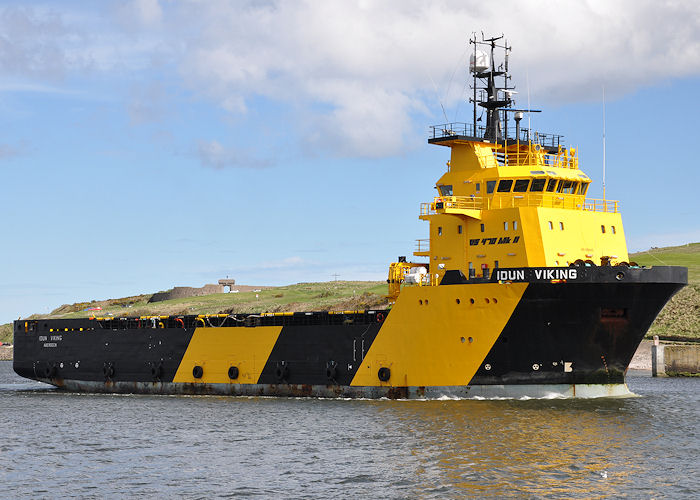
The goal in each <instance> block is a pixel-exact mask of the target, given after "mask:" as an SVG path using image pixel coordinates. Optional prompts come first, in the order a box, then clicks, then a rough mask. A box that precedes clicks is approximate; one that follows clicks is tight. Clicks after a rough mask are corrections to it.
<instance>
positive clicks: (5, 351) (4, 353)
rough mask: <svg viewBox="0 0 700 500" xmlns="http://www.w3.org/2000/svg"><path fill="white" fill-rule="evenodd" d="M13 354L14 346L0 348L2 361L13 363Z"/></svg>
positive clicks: (0, 359)
mask: <svg viewBox="0 0 700 500" xmlns="http://www.w3.org/2000/svg"><path fill="white" fill-rule="evenodd" d="M13 353H14V349H13V348H12V346H4V345H3V346H0V361H12V355H13Z"/></svg>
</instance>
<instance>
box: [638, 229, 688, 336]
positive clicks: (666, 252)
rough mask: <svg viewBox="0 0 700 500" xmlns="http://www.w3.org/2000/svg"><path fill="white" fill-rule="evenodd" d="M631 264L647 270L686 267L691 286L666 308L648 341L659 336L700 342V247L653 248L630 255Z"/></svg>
mask: <svg viewBox="0 0 700 500" xmlns="http://www.w3.org/2000/svg"><path fill="white" fill-rule="evenodd" d="M630 260H631V261H635V262H637V263H638V264H639V265H644V266H648V267H650V266H684V267H687V268H688V286H687V287H685V288H683V290H681V291H680V292H678V293H677V294H676V296H675V297H673V298H672V299H671V300H670V301H669V302H668V304H666V307H664V308H663V310H662V311H661V313H660V314H659V316H658V317H657V318H656V321H654V323H653V324H652V325H651V328H650V329H649V332H648V333H647V337H648V338H651V337H652V336H654V335H658V336H659V337H660V338H662V339H664V338H666V339H670V340H673V339H674V338H676V337H685V338H696V339H700V243H689V244H687V245H682V246H678V247H665V248H653V249H651V250H647V251H645V252H638V253H635V254H630Z"/></svg>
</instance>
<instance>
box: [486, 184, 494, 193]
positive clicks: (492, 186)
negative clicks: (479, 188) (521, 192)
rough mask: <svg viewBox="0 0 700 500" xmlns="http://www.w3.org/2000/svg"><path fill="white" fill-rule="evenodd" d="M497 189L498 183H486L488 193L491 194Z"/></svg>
mask: <svg viewBox="0 0 700 500" xmlns="http://www.w3.org/2000/svg"><path fill="white" fill-rule="evenodd" d="M494 189H496V181H486V193H487V194H491V193H493V190H494Z"/></svg>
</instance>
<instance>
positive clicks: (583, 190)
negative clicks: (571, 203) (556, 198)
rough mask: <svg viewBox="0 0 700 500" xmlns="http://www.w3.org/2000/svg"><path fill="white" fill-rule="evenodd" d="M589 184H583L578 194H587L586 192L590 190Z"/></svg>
mask: <svg viewBox="0 0 700 500" xmlns="http://www.w3.org/2000/svg"><path fill="white" fill-rule="evenodd" d="M588 184H589V183H588V182H582V183H581V185H580V186H579V188H578V194H586V191H587V190H588Z"/></svg>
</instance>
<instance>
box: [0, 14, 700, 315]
mask: <svg viewBox="0 0 700 500" xmlns="http://www.w3.org/2000/svg"><path fill="white" fill-rule="evenodd" d="M484 6H485V3H484V2H451V1H443V2H424V1H420V2H419V1H403V2H369V1H367V2H363V1H358V2H350V1H342V2H341V1H328V2H322V3H318V2H302V1H300V2H291V1H290V2H281V3H277V2H274V1H270V2H265V3H261V2H254V3H252V2H224V1H211V2H188V1H182V2H158V1H156V0H144V1H134V2H90V3H85V2H61V3H60V4H59V3H55V2H45V3H42V2H26V1H23V2H0V185H1V186H2V188H3V191H2V192H3V194H2V196H0V209H2V214H3V216H2V218H0V231H1V232H2V234H3V235H4V236H3V238H4V244H3V245H2V246H1V247H0V262H2V268H1V269H2V272H1V274H0V322H6V321H10V320H11V319H14V318H17V317H19V316H26V315H29V314H31V313H44V312H47V311H48V310H51V309H53V308H54V307H57V306H59V305H61V304H63V303H69V302H75V301H80V300H90V299H101V298H110V297H117V296H125V295H133V294H138V293H150V292H154V291H157V290H163V289H167V288H170V287H172V286H176V285H190V286H201V285H203V284H204V283H211V282H215V281H216V280H217V279H219V278H222V277H225V276H227V275H228V276H231V277H233V278H235V279H236V280H237V281H238V282H239V283H242V284H254V285H255V284H257V285H280V284H289V283H296V282H302V281H326V280H331V279H332V275H333V274H335V273H337V274H339V275H340V279H347V280H362V279H384V278H385V276H386V270H387V266H388V263H389V262H391V261H392V260H394V259H395V258H396V256H398V255H410V254H411V252H412V251H413V247H414V240H415V239H416V238H424V237H426V234H427V225H426V224H425V223H422V222H421V221H419V220H418V218H417V214H418V207H419V204H420V203H421V202H424V201H428V200H429V199H431V197H432V196H433V192H434V190H433V188H432V186H433V184H434V182H435V180H436V179H437V178H438V177H439V176H440V175H441V174H442V172H443V171H444V165H445V161H446V160H447V159H448V154H449V151H448V150H447V149H446V148H440V147H436V146H429V145H428V144H427V143H426V136H427V127H428V125H430V124H434V123H441V122H443V121H444V118H443V116H442V111H441V109H440V102H442V103H443V104H444V106H445V108H446V112H447V114H448V118H449V120H450V121H453V120H456V121H468V120H469V116H470V113H469V110H470V108H469V105H468V104H466V103H465V98H466V95H465V92H464V88H465V84H466V77H467V68H466V66H467V62H468V61H467V57H466V55H467V46H468V44H467V39H468V37H469V35H470V33H471V32H472V31H481V30H484V32H485V33H486V34H491V33H498V34H500V33H501V32H503V33H505V34H506V35H507V37H508V39H509V41H510V42H511V43H512V44H513V53H512V58H511V70H512V72H513V74H514V76H515V83H516V85H517V87H518V90H519V91H520V94H519V95H518V99H519V101H518V103H517V104H518V105H522V106H525V105H526V97H525V96H526V95H527V89H528V86H529V90H530V97H531V103H532V107H534V108H539V109H542V110H543V111H544V112H543V113H541V114H539V115H535V116H534V118H533V123H532V126H533V128H536V129H539V130H541V131H543V132H556V133H561V134H564V135H565V140H566V142H567V144H569V145H573V146H577V147H578V148H579V151H580V155H581V161H582V166H583V167H582V168H583V169H584V171H586V172H587V173H588V174H589V175H590V176H591V177H592V178H593V179H594V181H595V183H594V186H593V187H592V188H591V189H592V191H589V195H591V196H595V197H599V196H600V192H601V184H600V181H601V176H602V146H601V133H602V131H601V127H602V103H601V99H602V87H603V85H605V88H606V94H607V105H606V111H607V112H606V123H607V166H608V173H607V194H608V197H609V198H611V199H619V200H621V203H622V205H621V207H622V211H623V220H624V223H625V231H626V234H627V238H628V244H629V247H630V249H631V250H644V249H647V248H649V247H650V246H652V245H653V246H663V245H672V244H683V243H687V242H692V241H700V224H699V223H698V220H697V218H698V214H699V213H700V201H698V199H699V197H698V195H697V190H698V187H697V186H698V183H699V181H700V174H699V173H698V170H699V168H698V153H697V151H696V150H697V139H696V137H695V136H696V135H697V134H696V132H695V131H696V130H697V128H698V126H697V121H698V116H697V115H698V110H699V109H700V107H699V106H698V105H697V94H698V90H700V6H698V5H696V3H694V2H685V3H683V2H681V3H678V2H658V1H657V2H632V1H621V2H615V3H614V4H613V3H612V2H603V1H589V2H558V3H557V4H556V5H552V4H551V3H550V2H545V1H541V2H539V1H534V2H527V3H526V2H515V1H513V2H505V3H504V6H503V8H501V9H498V11H499V12H491V11H492V10H494V11H495V10H496V9H487V8H485V7H484ZM543 12H546V13H547V15H542V13H543ZM503 13H509V14H506V15H503ZM660 15H661V16H662V17H663V20H664V21H663V22H662V23H660V22H659V21H658V20H659V16H660ZM533 26H534V27H537V29H533ZM528 27H529V28H528ZM528 84H529V85H528Z"/></svg>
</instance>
